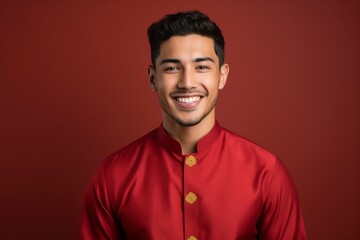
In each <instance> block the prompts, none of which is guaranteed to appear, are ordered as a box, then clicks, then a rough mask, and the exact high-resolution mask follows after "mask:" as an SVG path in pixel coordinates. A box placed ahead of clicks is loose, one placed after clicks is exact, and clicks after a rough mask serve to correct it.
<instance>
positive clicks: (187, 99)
mask: <svg viewBox="0 0 360 240" xmlns="http://www.w3.org/2000/svg"><path fill="white" fill-rule="evenodd" d="M199 99H200V97H199V96H197V97H177V98H176V101H178V102H181V103H193V102H196V101H199Z"/></svg>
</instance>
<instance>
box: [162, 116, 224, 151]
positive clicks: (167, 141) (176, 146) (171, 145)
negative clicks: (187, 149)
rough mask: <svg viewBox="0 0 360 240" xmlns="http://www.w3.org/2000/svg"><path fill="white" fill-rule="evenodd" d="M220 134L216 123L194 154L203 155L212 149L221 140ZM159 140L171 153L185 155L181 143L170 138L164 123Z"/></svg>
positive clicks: (219, 128)
mask: <svg viewBox="0 0 360 240" xmlns="http://www.w3.org/2000/svg"><path fill="white" fill-rule="evenodd" d="M220 132H221V127H220V125H219V123H218V122H217V121H215V124H214V126H213V128H212V129H211V130H210V132H209V133H208V134H206V135H205V136H204V137H203V138H201V139H200V140H199V142H198V143H197V146H196V149H197V152H196V153H194V154H198V153H201V152H203V151H204V150H206V148H208V147H210V146H211V145H212V144H213V143H214V142H215V141H216V140H217V139H218V138H219V136H220ZM157 138H158V139H159V141H160V143H161V144H162V145H163V146H164V147H165V148H166V149H167V150H169V151H170V152H173V153H175V154H177V155H183V154H182V150H181V145H180V143H179V142H178V141H176V140H175V139H173V138H171V137H170V136H169V134H168V133H167V132H166V130H165V128H164V126H163V124H162V123H161V125H160V127H159V128H158V130H157Z"/></svg>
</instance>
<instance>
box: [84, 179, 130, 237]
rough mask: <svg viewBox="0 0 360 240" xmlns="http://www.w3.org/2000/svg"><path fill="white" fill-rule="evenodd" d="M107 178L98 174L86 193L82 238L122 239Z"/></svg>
mask: <svg viewBox="0 0 360 240" xmlns="http://www.w3.org/2000/svg"><path fill="white" fill-rule="evenodd" d="M110 203H111V201H110V200H109V194H108V189H107V184H106V178H105V176H104V174H102V173H101V172H100V173H99V174H97V175H96V176H95V177H94V179H93V180H92V182H91V183H90V185H89V186H88V189H87V192H86V193H85V197H84V201H83V210H82V217H81V223H80V239H82V240H95V239H96V240H102V239H112V240H115V239H116V240H122V239H123V238H122V237H121V233H120V230H119V229H120V228H119V226H118V223H117V221H116V220H115V219H114V214H113V213H112V210H111V204H110Z"/></svg>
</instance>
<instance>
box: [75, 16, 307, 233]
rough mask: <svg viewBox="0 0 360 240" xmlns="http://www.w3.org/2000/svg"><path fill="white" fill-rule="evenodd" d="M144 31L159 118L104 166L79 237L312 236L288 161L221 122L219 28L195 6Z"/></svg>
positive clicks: (223, 73)
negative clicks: (218, 114)
mask: <svg viewBox="0 0 360 240" xmlns="http://www.w3.org/2000/svg"><path fill="white" fill-rule="evenodd" d="M148 37H149V41H150V45H151V59H152V66H149V69H148V76H149V82H150V86H151V89H152V90H153V91H154V92H155V93H156V94H157V96H158V98H159V101H160V104H161V107H162V110H163V121H162V124H161V126H160V127H159V128H157V129H155V130H153V131H152V132H150V133H148V134H147V135H145V136H143V137H142V138H140V139H138V140H137V141H135V142H133V143H131V144H130V145H128V146H126V147H125V148H123V149H121V150H120V151H118V152H116V153H114V154H113V155H111V156H110V157H109V158H107V159H106V160H105V161H104V163H103V164H102V166H101V167H100V168H99V170H98V172H97V175H96V176H95V177H94V179H93V181H92V183H91V184H90V186H89V189H88V192H87V194H86V196H85V201H84V214H83V218H82V223H81V236H82V239H87V240H88V239H144V240H145V239H156V240H161V239H167V240H168V239H174V240H177V239H179V240H180V239H188V240H196V239H206V240H210V239H213V240H220V239H224V240H235V239H276V240H278V239H289V240H290V239H291V240H292V239H306V236H305V230H304V225H303V220H302V216H301V211H300V207H299V202H298V198H297V193H296V190H295V187H294V184H293V183H292V181H291V179H290V177H289V175H288V173H287V171H286V169H285V167H284V166H283V164H282V163H281V162H280V161H279V160H278V159H277V158H276V157H275V156H274V155H272V154H271V153H269V152H267V151H266V150H264V149H262V148H261V147H259V146H257V145H255V144H253V143H251V142H249V141H247V140H245V139H243V138H241V137H239V136H237V135H236V134H233V133H231V132H229V131H227V130H225V129H223V128H221V127H220V126H219V124H218V123H217V122H216V120H215V105H216V100H217V97H218V91H219V90H220V89H222V88H223V87H224V86H225V84H226V79H227V76H228V73H229V66H228V65H227V64H225V63H224V39H223V36H222V34H221V31H220V29H219V28H218V27H217V26H216V24H215V23H214V22H212V21H211V20H210V19H209V18H208V17H207V16H206V15H204V14H202V13H200V12H198V11H190V12H180V13H177V14H173V15H168V16H166V17H165V18H164V19H162V20H160V21H158V22H155V23H154V24H152V25H151V26H150V27H149V29H148Z"/></svg>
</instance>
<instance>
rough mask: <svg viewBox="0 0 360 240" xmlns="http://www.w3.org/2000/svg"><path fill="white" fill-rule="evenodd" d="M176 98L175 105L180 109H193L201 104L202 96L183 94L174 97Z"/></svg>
mask: <svg viewBox="0 0 360 240" xmlns="http://www.w3.org/2000/svg"><path fill="white" fill-rule="evenodd" d="M173 99H174V100H175V101H174V102H175V105H176V106H177V107H178V109H180V110H184V111H192V110H195V109H196V107H197V106H198V105H199V104H200V102H201V99H202V97H201V96H181V97H173Z"/></svg>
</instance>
